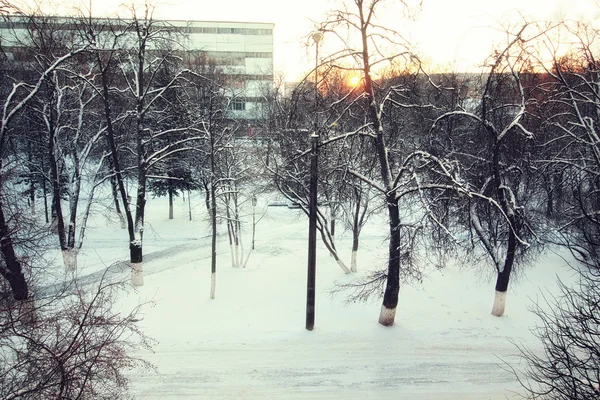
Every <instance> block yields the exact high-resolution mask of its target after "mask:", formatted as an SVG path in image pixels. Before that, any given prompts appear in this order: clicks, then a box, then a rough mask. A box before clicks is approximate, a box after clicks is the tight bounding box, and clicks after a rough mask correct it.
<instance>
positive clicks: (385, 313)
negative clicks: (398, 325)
mask: <svg viewBox="0 0 600 400" xmlns="http://www.w3.org/2000/svg"><path fill="white" fill-rule="evenodd" d="M395 319H396V308H387V307H386V306H383V305H382V306H381V312H380V313H379V323H380V324H381V325H383V326H392V325H394V320H395Z"/></svg>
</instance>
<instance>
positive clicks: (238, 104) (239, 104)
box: [229, 97, 246, 111]
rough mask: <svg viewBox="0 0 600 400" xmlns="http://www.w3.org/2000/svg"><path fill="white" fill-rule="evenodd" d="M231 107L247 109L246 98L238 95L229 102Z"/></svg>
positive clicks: (236, 109)
mask: <svg viewBox="0 0 600 400" xmlns="http://www.w3.org/2000/svg"><path fill="white" fill-rule="evenodd" d="M229 109H231V110H234V111H245V110H246V100H245V99H243V98H240V97H236V98H235V99H232V100H231V103H229Z"/></svg>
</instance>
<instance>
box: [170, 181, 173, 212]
mask: <svg viewBox="0 0 600 400" xmlns="http://www.w3.org/2000/svg"><path fill="white" fill-rule="evenodd" d="M169 186H170V185H169ZM169 219H173V188H172V187H169Z"/></svg>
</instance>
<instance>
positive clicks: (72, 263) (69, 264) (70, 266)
mask: <svg viewBox="0 0 600 400" xmlns="http://www.w3.org/2000/svg"><path fill="white" fill-rule="evenodd" d="M62 256H63V262H64V263H65V270H66V271H67V273H69V274H72V273H74V272H75V271H77V250H75V249H72V250H63V251H62Z"/></svg>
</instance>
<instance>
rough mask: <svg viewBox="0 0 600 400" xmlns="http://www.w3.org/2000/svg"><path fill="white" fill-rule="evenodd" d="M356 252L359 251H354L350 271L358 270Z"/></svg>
mask: <svg viewBox="0 0 600 400" xmlns="http://www.w3.org/2000/svg"><path fill="white" fill-rule="evenodd" d="M356 253H357V252H356V251H353V252H352V256H351V258H350V271H352V272H356V271H358V270H357V269H356Z"/></svg>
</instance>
